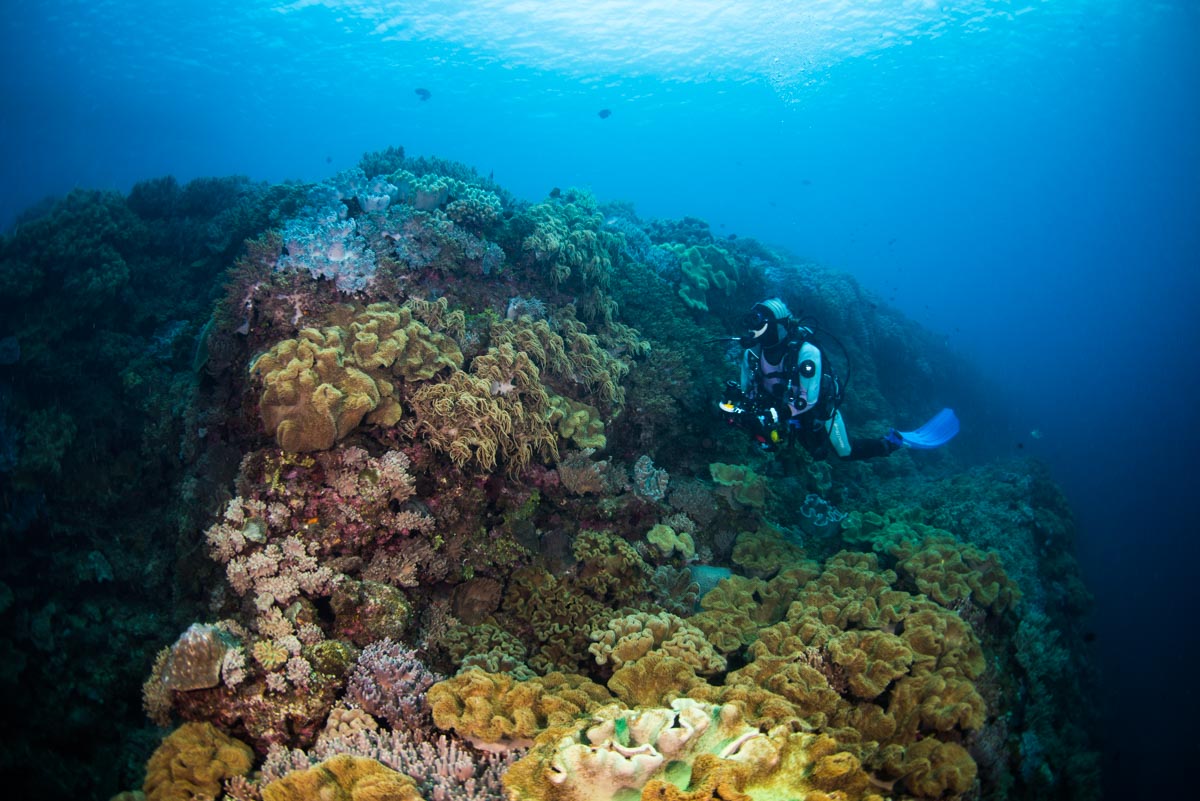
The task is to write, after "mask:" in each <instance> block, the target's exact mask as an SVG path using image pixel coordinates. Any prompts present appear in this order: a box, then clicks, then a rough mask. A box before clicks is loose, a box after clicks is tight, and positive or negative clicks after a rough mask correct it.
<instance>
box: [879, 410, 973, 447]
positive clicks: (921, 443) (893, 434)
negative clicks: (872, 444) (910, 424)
mask: <svg viewBox="0 0 1200 801" xmlns="http://www.w3.org/2000/svg"><path fill="white" fill-rule="evenodd" d="M957 433H958V418H957V417H955V416H954V410H953V409H942V410H941V411H940V412H938V413H937V414H935V415H934V416H933V417H931V418H930V419H929V422H927V423H926V424H925V425H923V426H921V427H920V428H918V429H917V430H916V431H895V430H892V431H889V432H888V436H887V439H888V441H889V442H891V443H893V444H895V445H899V446H902V447H905V448H915V449H917V450H930V449H932V448H937V447H939V446H942V445H945V444H946V443H947V442H949V441H950V440H952V439H954V435H955V434H957Z"/></svg>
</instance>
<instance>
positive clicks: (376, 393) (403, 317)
mask: <svg viewBox="0 0 1200 801" xmlns="http://www.w3.org/2000/svg"><path fill="white" fill-rule="evenodd" d="M333 316H334V318H335V321H336V322H337V323H340V324H339V325H331V326H326V327H325V328H321V329H317V328H305V329H303V330H302V331H301V332H300V333H299V334H298V335H297V336H296V338H295V339H287V340H284V341H282V342H279V343H276V344H275V345H274V346H273V347H272V348H271V349H270V350H268V351H267V352H266V353H263V354H261V355H259V357H258V358H257V359H255V360H254V362H253V364H251V366H250V372H251V375H253V376H254V377H255V378H256V379H258V380H259V382H260V383H261V384H262V394H261V396H260V398H259V413H260V415H261V416H262V420H263V424H264V426H265V427H266V430H267V432H268V433H269V434H271V435H272V436H274V437H275V440H276V442H278V443H279V446H280V447H281V448H283V449H284V450H286V451H292V452H305V451H318V450H327V449H329V448H331V447H333V444H334V443H335V442H337V441H338V440H340V439H343V438H344V437H346V436H347V435H348V434H349V433H350V432H351V431H352V430H354V429H355V428H356V427H357V426H358V425H360V424H361V423H362V422H363V420H364V419H366V420H367V421H368V422H370V423H375V424H380V425H394V424H395V423H396V422H397V421H398V420H399V419H400V417H401V409H400V405H399V402H398V398H397V387H396V385H395V382H396V381H397V380H403V381H421V380H428V379H431V378H433V377H434V376H435V375H437V374H438V373H439V372H441V371H444V370H454V369H457V368H458V367H459V366H460V365H461V364H462V353H461V352H460V351H459V348H458V345H457V343H455V341H454V340H453V339H451V338H450V337H448V336H446V335H444V334H441V333H439V332H436V331H432V330H430V329H429V328H428V327H427V326H426V325H424V324H423V323H421V322H418V321H417V320H415V319H414V318H413V315H412V312H411V311H410V310H409V309H407V308H405V307H402V306H400V307H398V306H396V305H395V304H388V303H376V304H372V305H371V306H368V307H367V308H366V309H365V310H362V311H359V312H355V311H354V310H353V309H352V308H350V307H339V308H338V309H337V310H336V311H335V314H334V315H333ZM343 318H344V319H343Z"/></svg>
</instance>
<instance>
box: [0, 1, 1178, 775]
mask: <svg viewBox="0 0 1200 801" xmlns="http://www.w3.org/2000/svg"><path fill="white" fill-rule="evenodd" d="M0 41H2V42H3V47H2V48H0V60H2V62H3V70H2V71H0V103H2V108H3V109H4V112H3V116H2V122H0V186H2V187H3V190H2V196H0V224H3V225H5V226H8V225H9V224H10V223H12V222H13V221H14V220H15V219H16V218H17V216H18V214H20V212H21V211H22V210H23V209H25V208H26V207H28V206H30V205H32V204H34V203H36V202H37V201H39V200H40V199H41V198H42V197H43V196H45V195H60V194H63V193H65V192H67V191H69V190H70V189H71V188H73V187H93V188H113V189H118V190H121V191H128V190H129V188H130V187H131V186H132V185H133V184H134V183H135V182H137V181H139V180H142V179H145V178H149V177H155V176H160V175H166V174H172V175H174V176H176V177H177V178H179V179H180V180H181V181H186V180H189V179H191V178H196V177H202V176H213V175H231V174H242V175H247V176H249V177H251V178H252V179H255V180H269V181H281V180H284V179H298V180H320V179H324V178H327V177H329V176H331V175H333V174H335V173H337V172H338V171H340V170H343V169H346V168H349V167H352V166H353V165H354V164H356V163H357V161H358V159H359V157H360V156H361V155H362V154H363V153H364V152H365V151H370V150H379V149H382V148H385V147H387V146H389V145H394V144H400V145H403V146H404V148H405V150H406V151H407V152H408V153H410V154H414V155H430V156H439V157H443V158H449V159H454V160H457V161H461V162H464V163H466V164H468V165H471V166H473V167H475V168H476V169H477V170H478V171H479V172H480V173H481V174H482V175H490V176H493V177H494V178H495V180H496V181H497V182H498V183H501V184H503V185H504V186H505V187H506V188H508V189H509V190H510V191H512V192H513V193H514V194H516V195H517V196H519V197H521V198H524V199H528V200H536V199H540V198H542V197H544V196H545V195H546V193H547V192H548V191H549V190H550V189H551V188H552V187H562V188H564V189H565V188H567V187H573V186H579V187H586V188H588V189H590V190H591V191H592V192H594V193H595V195H596V196H597V197H600V198H602V199H612V200H617V199H622V200H629V201H631V202H633V203H634V204H635V206H636V208H637V211H638V212H639V214H641V215H642V216H643V217H683V216H687V215H693V216H696V217H700V218H703V219H706V220H708V221H709V222H710V223H711V224H712V225H713V228H714V230H715V231H718V232H720V233H721V234H723V235H728V234H736V235H738V236H740V237H746V236H750V237H755V238H757V239H760V240H762V241H764V242H767V243H771V244H777V245H780V246H783V247H786V248H788V249H790V250H791V251H793V252H795V253H797V254H799V255H801V256H803V257H806V258H811V259H813V260H815V261H818V262H821V263H824V264H827V265H830V266H832V267H835V268H837V269H839V270H843V271H846V272H849V273H851V274H853V275H854V276H855V277H856V278H857V279H858V280H859V281H860V282H861V283H862V284H863V285H864V286H865V287H866V288H867V289H868V290H870V291H872V292H873V293H875V295H876V296H878V298H879V300H880V302H881V303H883V304H887V305H890V306H893V307H895V308H896V309H898V310H900V311H901V312H903V313H904V314H906V315H908V316H909V317H911V318H913V319H915V320H917V321H918V322H920V323H921V324H923V325H924V326H926V327H927V328H928V329H929V330H931V331H933V332H936V333H937V334H938V335H939V336H941V337H943V338H944V339H945V341H946V342H947V343H948V345H949V346H950V347H951V348H952V349H953V350H955V351H957V352H959V353H961V354H963V355H964V356H966V357H967V358H969V359H970V360H971V361H972V362H973V363H974V364H975V365H976V366H977V368H978V369H979V370H980V371H982V372H983V373H985V374H986V375H988V376H990V378H991V379H992V381H993V383H994V387H995V392H996V393H997V395H998V398H997V400H998V402H1000V403H1001V404H1002V405H1003V406H1004V407H1005V408H1006V410H1007V412H1008V414H1009V418H1010V419H1011V421H1012V424H1011V426H1010V427H1008V428H1007V429H1005V430H996V431H994V432H992V433H993V437H992V441H991V443H990V444H991V446H992V448H993V449H994V453H995V455H997V456H1000V455H1018V454H1023V455H1029V456H1033V457H1036V458H1038V459H1041V460H1044V461H1045V462H1046V463H1047V464H1048V465H1049V466H1050V469H1051V472H1052V475H1053V477H1054V478H1055V480H1056V481H1058V482H1059V483H1060V484H1061V485H1062V486H1063V487H1064V489H1065V491H1066V492H1067V495H1068V498H1069V500H1070V501H1071V503H1072V506H1073V508H1074V511H1075V514H1076V516H1077V519H1078V523H1079V527H1080V537H1079V540H1080V541H1079V548H1080V559H1081V562H1082V564H1083V567H1084V571H1085V576H1086V578H1087V580H1088V582H1089V586H1090V588H1091V590H1092V592H1093V593H1094V595H1095V599H1096V604H1095V612H1094V620H1093V621H1091V625H1092V626H1093V627H1094V630H1095V634H1096V639H1095V643H1094V649H1095V658H1096V660H1097V663H1098V664H1099V666H1100V668H1101V670H1102V671H1103V676H1104V680H1105V692H1104V695H1103V697H1102V698H1097V699H1095V703H1096V704H1097V705H1098V706H1099V707H1100V708H1101V709H1102V711H1103V713H1104V719H1105V728H1106V732H1107V733H1108V740H1107V741H1106V742H1105V744H1104V745H1105V749H1106V750H1105V757H1106V759H1105V770H1106V775H1107V777H1108V781H1109V787H1108V788H1107V789H1108V792H1109V793H1110V794H1111V797H1144V798H1149V797H1158V796H1160V795H1165V793H1166V792H1167V791H1168V790H1169V789H1171V788H1172V787H1173V786H1174V784H1175V782H1176V781H1177V780H1178V778H1179V776H1180V774H1182V773H1183V772H1184V771H1185V770H1186V767H1187V765H1188V764H1189V760H1190V759H1192V758H1194V757H1196V756H1200V754H1198V752H1197V748H1198V745H1197V743H1198V741H1197V739H1196V737H1195V734H1194V730H1193V728H1192V725H1193V724H1192V722H1193V721H1194V720H1196V718H1197V715H1198V714H1200V708H1197V703H1196V700H1195V694H1194V693H1191V692H1190V684H1191V680H1192V679H1191V670H1190V665H1191V664H1194V659H1195V656H1196V653H1195V652H1196V650H1197V649H1196V639H1197V638H1196V635H1195V631H1194V626H1192V625H1191V624H1190V622H1189V618H1190V615H1191V613H1192V612H1193V610H1194V609H1195V608H1196V601H1197V597H1196V592H1195V582H1194V579H1193V574H1194V572H1195V568H1196V565H1197V548H1196V546H1195V533H1196V531H1197V525H1196V522H1195V519H1196V518H1195V511H1194V503H1193V496H1194V494H1195V490H1196V478H1195V477H1196V475H1197V473H1196V469H1195V466H1194V463H1193V458H1194V454H1195V453H1197V451H1198V450H1200V434H1198V433H1197V428H1196V425H1195V401H1194V398H1195V394H1196V386H1197V381H1196V379H1195V375H1196V373H1197V370H1198V369H1200V359H1198V358H1197V355H1196V353H1197V346H1198V345H1200V328H1198V325H1197V319H1196V309H1197V308H1200V269H1198V268H1200V193H1198V190H1197V187H1198V186H1200V147H1198V145H1197V142H1200V103H1198V102H1197V101H1198V98H1200V13H1198V12H1197V9H1196V7H1195V6H1194V5H1193V4H1191V3H1187V2H1181V1H1178V2H1153V3H1147V2H1133V0H1114V2H1086V1H1085V0H1061V1H1058V2H1055V1H1052V0H1043V1H1041V2H1039V1H1037V0H1030V1H1029V2H1016V3H1010V2H988V1H987V0H946V1H945V2H921V1H919V0H914V1H913V2H871V3H867V2H851V1H849V0H846V1H844V2H833V1H832V0H830V1H829V2H791V3H789V2H757V3H752V2H717V1H716V0H712V1H711V2H704V1H701V0H697V1H695V2H667V1H666V0H662V1H661V2H637V3H634V2H624V1H623V0H612V1H611V2H580V3H572V4H566V3H562V4H555V3H544V2H501V1H500V0H477V1H476V2H471V1H470V0H466V1H464V2H433V0H428V1H427V2H404V1H403V0H397V1H396V2H383V3H369V2H353V1H351V2H315V0H313V1H305V0H302V1H301V2H296V3H290V4H276V3H270V2H232V0H214V1H210V2H202V3H201V2H195V3H191V2H187V3H185V2H143V3H130V2H122V1H119V0H109V1H108V2H38V3H30V4H25V5H21V6H12V7H9V8H7V9H6V11H5V14H4V16H3V19H0ZM418 90H424V92H423V93H422V92H419V91H418ZM605 111H607V112H608V113H607V114H604V113H602V112H605ZM912 422H913V423H916V422H918V421H912ZM964 424H965V425H967V426H970V425H971V421H964ZM1150 764H1153V765H1154V767H1153V768H1150V767H1148V765H1150Z"/></svg>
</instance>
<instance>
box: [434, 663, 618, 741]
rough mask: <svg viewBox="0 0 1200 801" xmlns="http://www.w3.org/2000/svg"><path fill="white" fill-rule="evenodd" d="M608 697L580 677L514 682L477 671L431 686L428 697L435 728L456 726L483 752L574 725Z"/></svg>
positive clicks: (555, 675) (556, 675) (506, 676)
mask: <svg viewBox="0 0 1200 801" xmlns="http://www.w3.org/2000/svg"><path fill="white" fill-rule="evenodd" d="M611 698H612V696H610V695H609V693H608V691H607V690H606V689H604V688H603V687H601V686H600V685H599V684H595V683H594V682H591V681H588V680H587V679H586V678H584V677H582V676H575V675H569V674H564V673H550V674H548V675H546V676H542V677H540V678H534V679H528V680H526V681H517V680H516V679H514V678H513V677H512V676H510V675H509V674H507V673H485V672H484V671H482V670H477V669H470V670H465V671H463V672H462V673H460V674H459V675H457V676H454V677H453V678H450V679H446V680H445V681H440V682H438V683H437V684H434V685H433V686H432V687H430V688H429V692H428V694H427V695H426V699H427V701H428V702H429V708H430V710H431V711H432V712H433V721H434V723H435V724H436V725H437V727H438V728H439V729H443V730H449V729H454V730H455V731H456V732H457V733H458V734H459V735H460V736H462V737H464V738H465V739H467V740H469V741H470V742H471V743H472V744H473V745H475V746H477V747H479V748H482V749H484V750H499V749H510V748H516V747H521V746H524V745H528V744H529V743H530V742H531V741H532V739H533V738H534V737H535V736H536V735H537V734H538V733H539V732H541V731H542V730H543V729H546V728H547V727H550V726H556V725H565V724H569V723H572V722H573V721H574V720H575V719H576V718H577V717H578V716H579V715H581V714H582V713H584V712H587V711H588V710H590V709H593V708H595V707H597V706H600V705H601V704H603V703H605V702H608V701H610V700H611Z"/></svg>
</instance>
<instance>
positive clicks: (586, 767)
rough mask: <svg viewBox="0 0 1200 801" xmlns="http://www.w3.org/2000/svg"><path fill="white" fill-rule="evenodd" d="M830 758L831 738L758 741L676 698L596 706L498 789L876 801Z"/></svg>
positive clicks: (567, 797) (667, 798)
mask: <svg viewBox="0 0 1200 801" xmlns="http://www.w3.org/2000/svg"><path fill="white" fill-rule="evenodd" d="M835 751H836V743H834V741H833V740H832V739H831V738H829V737H821V736H816V735H811V734H789V733H787V732H786V730H778V731H775V732H772V733H770V734H764V733H763V732H761V731H759V730H758V728H756V727H755V726H753V725H750V724H749V723H748V722H747V721H746V720H745V719H744V718H743V717H742V715H741V713H740V711H739V710H738V708H737V707H736V706H733V705H729V704H726V705H717V704H708V703H702V702H698V701H695V700H693V699H690V698H680V699H676V700H675V701H673V702H671V705H670V707H669V708H661V707H660V708H647V709H637V710H628V709H622V708H620V707H618V706H607V707H602V708H600V709H597V710H596V711H594V712H593V713H592V715H591V716H590V717H589V718H588V719H585V720H582V721H580V722H579V723H577V724H576V725H575V726H573V727H570V728H568V727H561V728H558V729H552V730H549V731H547V732H545V733H544V734H543V735H542V736H540V737H539V738H538V740H537V742H536V744H535V745H534V747H533V748H532V749H531V750H530V752H529V753H528V754H526V756H525V757H523V758H522V759H521V760H519V761H518V762H517V763H516V764H514V765H513V766H512V767H511V768H510V769H509V770H508V772H507V773H506V774H505V776H504V785H505V788H506V790H507V791H508V793H509V795H510V797H513V798H521V799H526V800H527V801H601V800H602V799H613V800H614V801H615V799H633V798H638V797H639V796H640V797H641V798H642V799H643V801H646V800H647V799H662V800H663V801H767V799H779V798H796V799H810V801H815V799H818V798H823V799H833V798H837V799H841V801H858V800H863V801H865V800H866V799H878V796H873V795H871V794H870V793H869V790H868V788H869V786H870V785H869V780H868V779H867V776H866V774H865V773H864V772H863V770H862V768H861V766H860V765H858V763H857V760H855V758H854V757H853V756H852V755H846V756H839V755H838V754H836V753H835ZM826 789H828V790H829V791H830V792H832V793H836V795H824V793H825V791H826Z"/></svg>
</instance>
